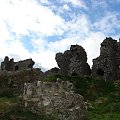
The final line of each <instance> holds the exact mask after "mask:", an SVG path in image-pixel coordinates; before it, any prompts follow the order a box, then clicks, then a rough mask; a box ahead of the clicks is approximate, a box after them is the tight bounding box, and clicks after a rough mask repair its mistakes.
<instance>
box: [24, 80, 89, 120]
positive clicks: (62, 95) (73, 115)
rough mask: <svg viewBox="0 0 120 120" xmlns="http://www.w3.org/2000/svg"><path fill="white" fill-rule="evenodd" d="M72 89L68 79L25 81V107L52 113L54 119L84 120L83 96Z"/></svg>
mask: <svg viewBox="0 0 120 120" xmlns="http://www.w3.org/2000/svg"><path fill="white" fill-rule="evenodd" d="M72 89H73V85H72V83H70V82H68V81H66V82H65V81H60V80H58V81H57V82H56V83H53V82H42V81H38V82H37V83H25V84H24V93H23V100H24V103H25V107H26V108H27V109H29V110H31V111H32V112H33V113H37V114H46V115H52V116H54V117H55V118H56V120H86V113H87V111H86V105H85V102H84V101H83V97H82V96H81V95H79V94H76V93H74V91H73V90H72Z"/></svg>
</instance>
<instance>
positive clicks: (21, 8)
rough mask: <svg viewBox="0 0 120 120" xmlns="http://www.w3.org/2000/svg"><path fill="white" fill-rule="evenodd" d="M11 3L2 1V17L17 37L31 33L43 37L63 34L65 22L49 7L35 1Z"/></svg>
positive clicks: (0, 9)
mask: <svg viewBox="0 0 120 120" xmlns="http://www.w3.org/2000/svg"><path fill="white" fill-rule="evenodd" d="M11 2H12V3H10V2H9V1H6V2H1V1H0V11H1V12H0V16H1V18H2V20H3V21H6V22H7V23H8V25H9V27H10V30H11V31H12V32H15V33H16V34H17V35H20V34H22V35H27V34H29V31H34V32H38V33H39V34H43V35H53V34H62V32H63V28H61V26H63V24H64V20H63V19H62V18H61V17H60V16H58V15H55V14H54V13H53V12H52V11H51V10H50V9H49V8H48V7H45V6H42V5H40V4H37V2H35V1H34V0H24V1H20V0H15V1H14V0H11ZM3 11H4V12H3Z"/></svg>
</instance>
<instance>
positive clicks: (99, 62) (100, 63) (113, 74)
mask: <svg viewBox="0 0 120 120" xmlns="http://www.w3.org/2000/svg"><path fill="white" fill-rule="evenodd" d="M92 75H93V76H101V77H102V78H104V79H105V80H117V79H120V42H117V40H114V39H112V38H110V37H109V38H106V39H105V40H104V41H103V42H102V43H101V48H100V56H99V57H97V58H96V59H93V66H92Z"/></svg>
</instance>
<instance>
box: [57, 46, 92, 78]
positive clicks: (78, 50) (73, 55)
mask: <svg viewBox="0 0 120 120" xmlns="http://www.w3.org/2000/svg"><path fill="white" fill-rule="evenodd" d="M55 59H56V62H57V64H58V67H59V68H60V72H61V74H62V75H78V76H79V75H90V73H91V70H90V67H89V65H88V63H87V54H86V52H85V50H84V49H83V47H82V46H79V45H71V47H70V50H66V51H65V52H64V53H57V54H56V57H55Z"/></svg>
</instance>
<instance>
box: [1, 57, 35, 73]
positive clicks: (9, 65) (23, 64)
mask: <svg viewBox="0 0 120 120" xmlns="http://www.w3.org/2000/svg"><path fill="white" fill-rule="evenodd" d="M34 64H35V62H34V61H33V60H32V59H26V60H22V61H18V62H14V59H13V58H12V59H10V60H9V57H8V56H6V57H5V58H4V61H3V62H2V63H1V70H6V71H17V70H26V69H29V68H33V65H34Z"/></svg>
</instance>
